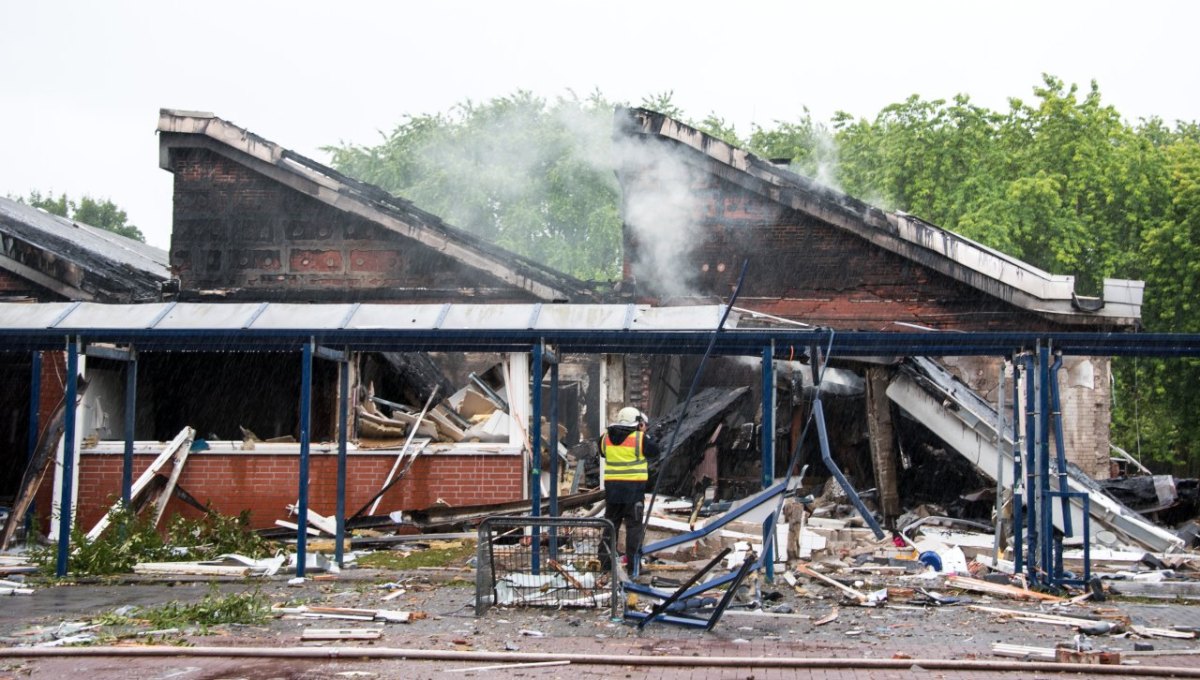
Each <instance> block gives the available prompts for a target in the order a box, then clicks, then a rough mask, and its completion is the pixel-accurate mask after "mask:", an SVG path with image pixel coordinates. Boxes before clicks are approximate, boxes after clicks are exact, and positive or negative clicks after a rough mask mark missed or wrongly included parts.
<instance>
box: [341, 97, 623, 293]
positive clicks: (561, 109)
mask: <svg viewBox="0 0 1200 680" xmlns="http://www.w3.org/2000/svg"><path fill="white" fill-rule="evenodd" d="M612 112H613V105H612V104H611V103H609V102H608V101H607V100H605V99H604V98H603V97H602V96H601V95H600V94H599V93H594V94H593V95H591V96H590V97H588V98H586V99H580V98H578V97H569V98H559V99H557V100H556V101H554V102H547V101H546V100H544V99H541V98H539V97H535V96H533V95H532V94H530V93H528V92H517V93H515V94H513V95H510V96H507V97H499V98H496V99H493V100H491V101H489V102H486V103H483V104H476V103H474V102H469V101H468V102H464V103H462V104H460V105H458V106H456V107H455V108H454V109H453V110H452V111H451V112H450V113H448V114H436V115H421V116H410V117H408V118H407V119H406V120H405V121H404V122H402V123H401V124H400V125H399V126H397V127H396V128H395V129H394V130H393V131H392V132H391V133H390V134H388V135H385V136H384V138H383V140H382V142H381V143H380V144H378V145H376V146H373V147H363V146H355V145H342V146H337V147H330V148H328V149H326V150H327V151H330V152H331V153H332V155H333V160H332V164H333V166H334V167H335V168H337V169H338V170H339V171H341V172H344V173H346V174H348V175H350V176H353V177H356V178H358V179H361V180H363V181H366V182H370V183H372V184H376V185H378V186H380V187H382V188H384V189H386V190H387V191H389V192H392V193H394V194H397V195H399V196H402V197H404V198H406V199H408V200H411V201H413V202H414V203H416V204H417V205H418V206H420V207H422V208H423V209H425V210H428V211H429V212H432V213H434V214H436V215H439V216H440V217H442V218H444V219H446V221H447V222H449V223H451V224H453V225H455V226H458V227H461V228H464V229H466V230H468V231H470V232H472V233H474V234H476V235H478V236H480V237H482V238H484V239H486V240H488V241H491V242H493V243H496V244H498V245H500V246H503V247H505V248H508V249H510V250H512V251H514V252H517V253H519V254H521V255H525V256H527V257H530V258H532V259H534V260H536V261H538V262H541V263H544V264H546V265H548V266H551V267H554V268H556V269H559V270H560V271H564V272H567V273H570V274H573V275H575V276H577V277H579V278H583V279H593V280H605V279H608V280H611V279H614V278H616V277H617V276H618V275H619V271H620V261H621V249H620V246H621V221H620V214H619V208H618V187H617V182H616V177H615V175H614V174H613V170H612V165H611V160H610V156H611V144H612V115H613V113H612Z"/></svg>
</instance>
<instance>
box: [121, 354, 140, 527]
mask: <svg viewBox="0 0 1200 680" xmlns="http://www.w3.org/2000/svg"><path fill="white" fill-rule="evenodd" d="M137 365H138V364H137V353H136V350H134V348H133V346H132V345H130V347H129V361H127V362H125V459H124V461H123V464H122V466H121V501H122V502H124V503H125V505H126V506H129V505H130V504H132V503H133V499H132V498H131V496H132V495H133V439H134V436H133V435H134V427H135V425H136V423H137V370H138V368H137Z"/></svg>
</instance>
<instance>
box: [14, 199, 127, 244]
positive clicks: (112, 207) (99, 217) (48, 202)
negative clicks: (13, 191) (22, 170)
mask: <svg viewBox="0 0 1200 680" xmlns="http://www.w3.org/2000/svg"><path fill="white" fill-rule="evenodd" d="M16 200H18V201H21V202H23V203H28V204H29V205H32V206H33V207H35V208H41V209H42V210H45V211H46V212H48V213H50V214H51V215H58V216H59V217H66V218H68V219H70V220H73V221H75V222H82V223H84V224H88V225H91V226H93V227H99V228H100V229H105V230H108V231H111V232H113V233H116V234H120V235H121V236H124V237H126V238H131V239H133V240H135V241H141V242H142V243H145V242H146V236H145V235H144V234H142V230H141V229H138V228H137V227H135V226H134V225H132V224H128V223H127V221H128V217H127V216H126V215H125V211H124V210H121V209H120V208H118V207H117V205H116V204H115V203H113V202H112V201H111V200H109V199H107V198H106V199H104V200H103V201H100V200H96V199H94V198H92V197H90V196H86V195H85V196H84V197H83V198H81V199H79V201H78V202H77V201H75V200H73V199H70V198H67V195H66V194H59V195H58V198H55V197H54V195H53V194H46V195H45V196H43V195H42V193H41V192H40V191H31V192H29V197H28V198H19V197H18V198H17V199H16Z"/></svg>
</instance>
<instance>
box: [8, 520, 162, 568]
mask: <svg viewBox="0 0 1200 680" xmlns="http://www.w3.org/2000/svg"><path fill="white" fill-rule="evenodd" d="M71 545H72V550H71V552H70V553H69V554H68V556H67V571H68V573H70V574H71V575H72V576H108V575H112V574H125V573H129V572H131V571H133V565H135V564H137V563H138V562H155V561H160V560H165V559H169V557H170V555H171V550H170V549H169V548H168V547H166V546H165V545H164V544H163V540H162V537H161V536H159V534H158V532H157V531H155V530H154V527H152V526H150V523H149V520H147V519H145V518H141V517H138V516H137V515H135V514H134V513H133V512H131V511H130V510H129V509H128V508H127V507H126V506H124V505H121V506H119V507H117V508H116V509H115V510H113V511H112V513H110V515H109V524H108V528H107V529H106V530H105V531H104V533H102V534H101V535H100V536H98V537H97V538H96V540H94V541H92V540H89V539H88V537H87V534H86V533H85V532H84V531H83V529H81V528H79V527H75V528H74V529H72V531H71ZM31 558H32V559H33V561H34V563H35V564H37V565H38V566H39V567H40V568H41V570H42V571H43V572H44V573H46V574H53V573H54V572H55V567H56V565H57V559H58V553H57V548H56V546H44V547H39V548H36V549H35V550H33V551H32V552H31Z"/></svg>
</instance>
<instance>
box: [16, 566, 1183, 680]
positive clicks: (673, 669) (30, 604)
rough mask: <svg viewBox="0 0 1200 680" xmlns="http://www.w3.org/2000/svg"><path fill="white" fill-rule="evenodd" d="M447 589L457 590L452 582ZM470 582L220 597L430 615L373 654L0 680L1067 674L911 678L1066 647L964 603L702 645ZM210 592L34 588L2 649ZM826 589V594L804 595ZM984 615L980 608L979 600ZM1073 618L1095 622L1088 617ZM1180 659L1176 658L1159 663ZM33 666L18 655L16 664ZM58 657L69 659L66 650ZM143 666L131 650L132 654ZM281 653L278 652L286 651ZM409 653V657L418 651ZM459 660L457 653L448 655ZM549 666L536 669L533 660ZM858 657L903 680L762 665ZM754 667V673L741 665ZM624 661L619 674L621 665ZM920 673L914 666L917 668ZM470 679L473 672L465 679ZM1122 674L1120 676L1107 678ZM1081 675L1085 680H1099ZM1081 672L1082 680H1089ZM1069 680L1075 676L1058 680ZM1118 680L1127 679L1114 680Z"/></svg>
mask: <svg viewBox="0 0 1200 680" xmlns="http://www.w3.org/2000/svg"><path fill="white" fill-rule="evenodd" d="M455 579H457V580H458V582H457V583H455ZM472 579H473V573H471V572H457V571H449V572H447V571H423V572H410V573H403V574H400V573H394V572H381V571H376V570H368V569H359V570H348V571H346V572H344V573H343V574H342V575H341V576H340V577H339V578H338V580H336V581H323V582H316V581H309V582H307V583H305V584H304V585H303V586H300V587H293V586H289V585H288V584H287V582H286V579H284V578H276V579H271V580H268V581H265V582H249V581H240V580H239V581H233V582H222V583H220V584H219V585H218V586H216V587H218V588H219V589H220V591H221V592H223V593H229V592H248V591H255V590H257V591H258V592H260V593H262V594H263V595H264V596H265V597H267V598H268V599H269V600H270V601H271V602H272V603H274V604H280V605H282V604H292V605H294V604H299V603H308V604H320V605H325V606H341V607H364V608H391V609H398V610H405V611H414V612H424V613H426V614H427V617H426V618H423V619H420V620H415V621H412V622H410V623H407V624H387V625H386V626H383V627H382V637H381V638H380V639H379V640H375V641H369V642H359V641H338V642H319V643H312V642H301V640H300V635H301V633H302V631H303V630H304V629H305V628H310V627H315V628H366V627H373V624H369V623H359V622H349V621H324V620H322V621H315V622H314V621H312V620H300V619H295V618H287V617H284V618H278V619H274V620H272V621H270V622H268V623H266V624H263V625H256V626H221V627H216V628H214V629H212V630H210V631H199V630H186V631H182V632H181V633H179V634H171V635H167V636H165V637H164V638H162V639H160V640H158V642H160V643H165V644H169V645H187V647H177V649H180V650H181V651H183V652H184V653H185V656H177V657H164V658H142V657H135V658H130V657H113V656H100V657H67V656H63V657H52V658H22V657H4V656H0V679H4V678H9V677H12V678H25V677H35V678H60V677H72V676H74V677H80V678H82V677H87V678H88V679H89V680H105V679H108V678H120V679H121V680H138V679H141V678H146V679H149V678H180V679H183V680H215V679H217V678H247V679H254V680H259V679H266V678H356V677H357V678H430V679H434V678H452V677H488V678H491V677H511V678H566V679H571V680H579V679H582V678H608V677H617V678H689V679H701V678H704V679H707V678H721V679H727V678H729V679H732V678H739V679H746V678H754V679H755V680H761V679H763V678H866V677H870V678H922V679H929V678H1009V679H1012V678H1030V677H1046V678H1051V677H1065V676H1064V675H1063V674H1061V673H1051V672H1043V671H1038V672H1034V671H1033V669H1034V668H1035V667H1032V666H1025V667H1023V668H1021V669H1020V670H1017V671H1012V672H999V671H994V670H991V671H966V670H962V669H950V668H940V667H936V666H935V665H933V664H927V665H926V666H924V667H920V666H918V667H913V666H912V664H913V663H914V662H915V663H918V664H919V663H920V661H919V660H921V659H940V660H960V661H968V662H987V663H993V664H997V663H1001V664H1007V663H1020V662H1019V661H1018V660H1012V659H1004V658H1001V657H997V656H994V655H992V653H991V645H992V643H994V642H1006V643H1010V644H1021V645H1029V646H1037V647H1053V646H1054V645H1055V644H1056V643H1058V642H1063V641H1066V640H1070V639H1071V638H1072V636H1073V635H1074V631H1072V630H1071V629H1069V628H1063V627H1058V626H1050V625H1043V624H1035V623H1020V622H1014V621H1011V620H1003V619H1000V618H998V617H996V616H994V615H989V614H986V613H983V612H977V611H970V610H968V609H967V608H966V607H964V606H952V607H937V608H925V607H915V606H907V605H901V606H900V607H898V608H897V607H887V608H881V609H867V608H861V607H851V606H841V605H839V604H838V602H837V600H836V599H835V598H834V594H833V593H827V594H826V597H824V598H818V597H812V598H803V599H801V598H797V597H794V594H793V593H792V592H791V590H790V589H789V588H786V587H782V588H778V589H773V588H771V587H769V586H768V587H766V588H764V593H767V592H771V591H772V590H778V592H780V593H781V599H780V600H779V602H781V603H784V604H787V605H788V606H790V607H791V608H792V613H791V614H787V615H768V616H763V615H753V614H749V613H744V612H741V611H738V610H731V611H730V612H729V613H728V614H727V615H726V616H725V617H724V618H722V620H721V621H720V622H719V623H718V624H717V626H716V627H715V629H714V630H713V631H711V632H704V631H702V630H696V629H691V628H686V627H681V626H675V625H668V624H662V623H654V624H651V625H649V626H647V627H646V628H645V629H644V630H642V631H639V630H638V629H637V628H636V626H633V625H629V624H627V623H624V622H622V621H619V620H618V621H614V620H613V619H612V618H611V617H610V616H609V614H608V613H607V612H597V611H594V610H561V611H553V610H544V609H530V608H526V609H509V608H494V609H492V610H491V611H489V612H488V613H487V614H486V615H485V616H483V617H476V616H474V613H473V605H474V599H475V593H474V588H473V587H472V586H471V585H470V583H472V582H473V581H472ZM396 581H402V582H403V583H404V584H405V586H406V593H405V594H404V595H402V596H400V597H398V598H396V599H393V600H390V601H387V602H385V601H383V599H382V598H383V597H384V596H385V595H386V594H387V593H388V592H389V591H388V590H386V589H384V588H382V587H380V586H381V585H382V584H385V583H388V582H396ZM211 587H212V586H210V584H209V583H207V582H199V581H172V582H164V581H157V580H136V581H127V582H122V583H88V584H77V585H60V586H54V587H42V588H38V590H37V592H36V593H35V594H34V595H32V596H14V597H9V598H5V599H4V600H2V601H0V645H3V646H4V647H5V648H6V649H0V652H5V651H11V650H12V649H14V648H18V647H19V646H22V645H31V644H34V643H36V642H37V641H39V640H46V639H49V638H50V637H52V636H51V635H50V630H51V629H54V628H56V627H58V626H59V625H60V624H62V623H63V622H72V621H76V622H87V621H94V620H95V618H96V617H98V616H100V615H102V614H104V613H106V612H112V611H114V610H116V609H118V608H119V607H122V606H126V605H134V606H156V605H160V604H162V603H165V602H168V601H172V600H174V601H180V602H194V601H199V600H200V599H202V598H203V597H204V596H205V595H206V594H208V593H209V592H211V591H210V588H211ZM810 590H812V591H813V592H814V593H817V592H823V590H822V589H821V588H819V587H812V588H810ZM979 601H981V602H984V601H983V600H982V599H981V600H979ZM984 603H986V604H989V605H991V606H997V607H1004V608H1014V609H1028V610H1033V609H1036V608H1035V607H1033V606H1031V605H1023V604H1020V603H1014V602H1011V601H988V602H984ZM835 606H836V607H837V611H838V616H837V618H836V619H835V620H833V621H831V622H829V623H826V624H823V625H816V623H815V622H816V621H818V620H820V619H821V618H822V617H825V616H827V615H828V614H830V613H831V612H832V611H833V609H834V607H835ZM1103 606H1106V607H1115V608H1117V609H1119V610H1120V612H1122V613H1124V614H1126V615H1128V616H1129V617H1130V618H1131V619H1132V620H1133V621H1134V622H1135V623H1140V624H1142V625H1150V626H1156V627H1162V628H1170V627H1172V626H1200V606H1197V605H1190V604H1183V603H1169V604H1166V603H1164V604H1155V603H1146V602H1139V603H1133V602H1119V603H1112V602H1109V603H1105V604H1104V605H1103ZM1076 611H1077V613H1078V614H1086V613H1089V612H1090V611H1094V607H1087V606H1084V607H1081V608H1079V609H1077V610H1076ZM110 628H111V627H102V628H100V629H97V632H98V633H100V634H101V635H102V640H101V643H103V644H124V645H131V646H132V648H133V649H135V650H136V649H144V648H145V646H144V640H139V641H136V642H134V641H131V640H118V639H116V638H115V637H114V635H115V634H117V633H120V632H133V631H130V630H125V629H121V630H113V629H110ZM1089 641H1090V642H1091V643H1092V644H1093V645H1095V646H1097V647H1105V648H1111V649H1116V650H1121V651H1122V652H1125V653H1126V654H1125V659H1126V660H1127V661H1133V662H1137V664H1138V665H1137V666H1126V667H1123V668H1122V669H1120V672H1122V673H1124V674H1126V676H1128V677H1132V676H1133V674H1134V673H1135V672H1136V670H1137V669H1138V668H1141V667H1147V666H1172V667H1185V668H1187V669H1189V670H1190V672H1191V673H1194V674H1196V676H1198V677H1200V655H1196V656H1193V655H1192V653H1194V652H1198V651H1200V642H1197V641H1195V640H1168V639H1153V640H1139V641H1140V642H1143V643H1145V642H1148V643H1151V644H1153V646H1154V651H1153V652H1152V653H1151V654H1153V655H1142V656H1136V655H1130V654H1128V652H1130V651H1131V650H1133V646H1134V642H1135V640H1134V639H1131V638H1129V637H1114V636H1096V637H1092V638H1090V640H1089ZM211 647H241V648H245V647H268V648H272V649H279V650H292V649H298V650H306V651H307V652H312V651H314V650H315V651H318V652H320V653H323V654H330V653H331V652H332V651H333V650H335V649H337V650H341V651H339V656H340V657H341V658H336V659H330V658H325V659H264V658H221V657H197V656H188V655H186V654H187V653H188V651H189V649H191V650H199V649H205V648H211ZM395 649H406V650H419V652H420V653H428V652H433V653H441V654H445V655H447V656H448V657H449V658H443V659H437V660H417V659H394V658H393V659H370V660H356V659H349V658H345V657H346V655H348V654H357V653H360V652H357V651H353V650H361V653H366V654H382V655H386V654H388V653H390V652H388V651H387V650H395ZM1164 652H1167V653H1170V652H1174V654H1173V655H1170V656H1165V655H1162V654H1163V653H1164ZM18 653H27V652H18ZM66 653H70V652H69V651H68V652H66ZM134 653H138V652H134ZM285 653H287V652H285ZM416 653H417V652H412V653H410V655H412V654H416ZM488 654H507V655H508V656H507V657H506V659H512V658H517V657H520V658H522V659H525V658H528V657H525V656H524V655H538V654H573V655H580V657H585V656H586V657H604V658H610V659H611V657H617V659H616V661H618V663H603V664H601V663H591V662H587V661H582V660H580V657H577V658H576V659H575V660H573V661H572V663H571V664H570V665H553V666H536V667H523V668H518V667H512V666H509V667H506V668H495V666H497V665H498V664H499V663H500V662H499V661H497V660H494V659H492V658H489V657H487V656H485V655H488ZM455 655H457V656H455ZM672 657H683V658H689V659H694V660H695V661H696V663H697V664H698V665H696V666H693V667H688V666H678V665H673V666H647V665H644V664H642V663H638V659H651V658H653V659H663V658H672ZM720 657H738V658H742V659H746V660H747V661H746V663H745V665H741V666H735V667H716V666H713V665H710V663H709V662H708V661H706V660H708V659H714V658H720ZM532 658H535V659H542V658H545V657H532ZM824 658H838V659H846V660H848V661H849V660H855V659H867V660H879V661H883V662H890V663H896V664H900V665H902V666H903V667H901V668H890V669H855V668H849V667H846V668H818V669H793V668H771V667H769V665H770V664H773V663H778V662H777V661H775V660H778V659H807V660H812V659H824ZM751 659H755V660H757V661H750V660H751ZM626 660H628V663H625V662H624V661H626ZM914 660H916V661H914ZM469 669H478V670H469ZM1114 670H1117V669H1114ZM1094 675H1095V673H1094V672H1092V671H1089V672H1087V673H1085V674H1084V675H1083V676H1087V677H1093V676H1094ZM1083 676H1080V675H1076V676H1075V677H1083ZM1066 677H1069V676H1066ZM1117 677H1121V676H1117Z"/></svg>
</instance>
